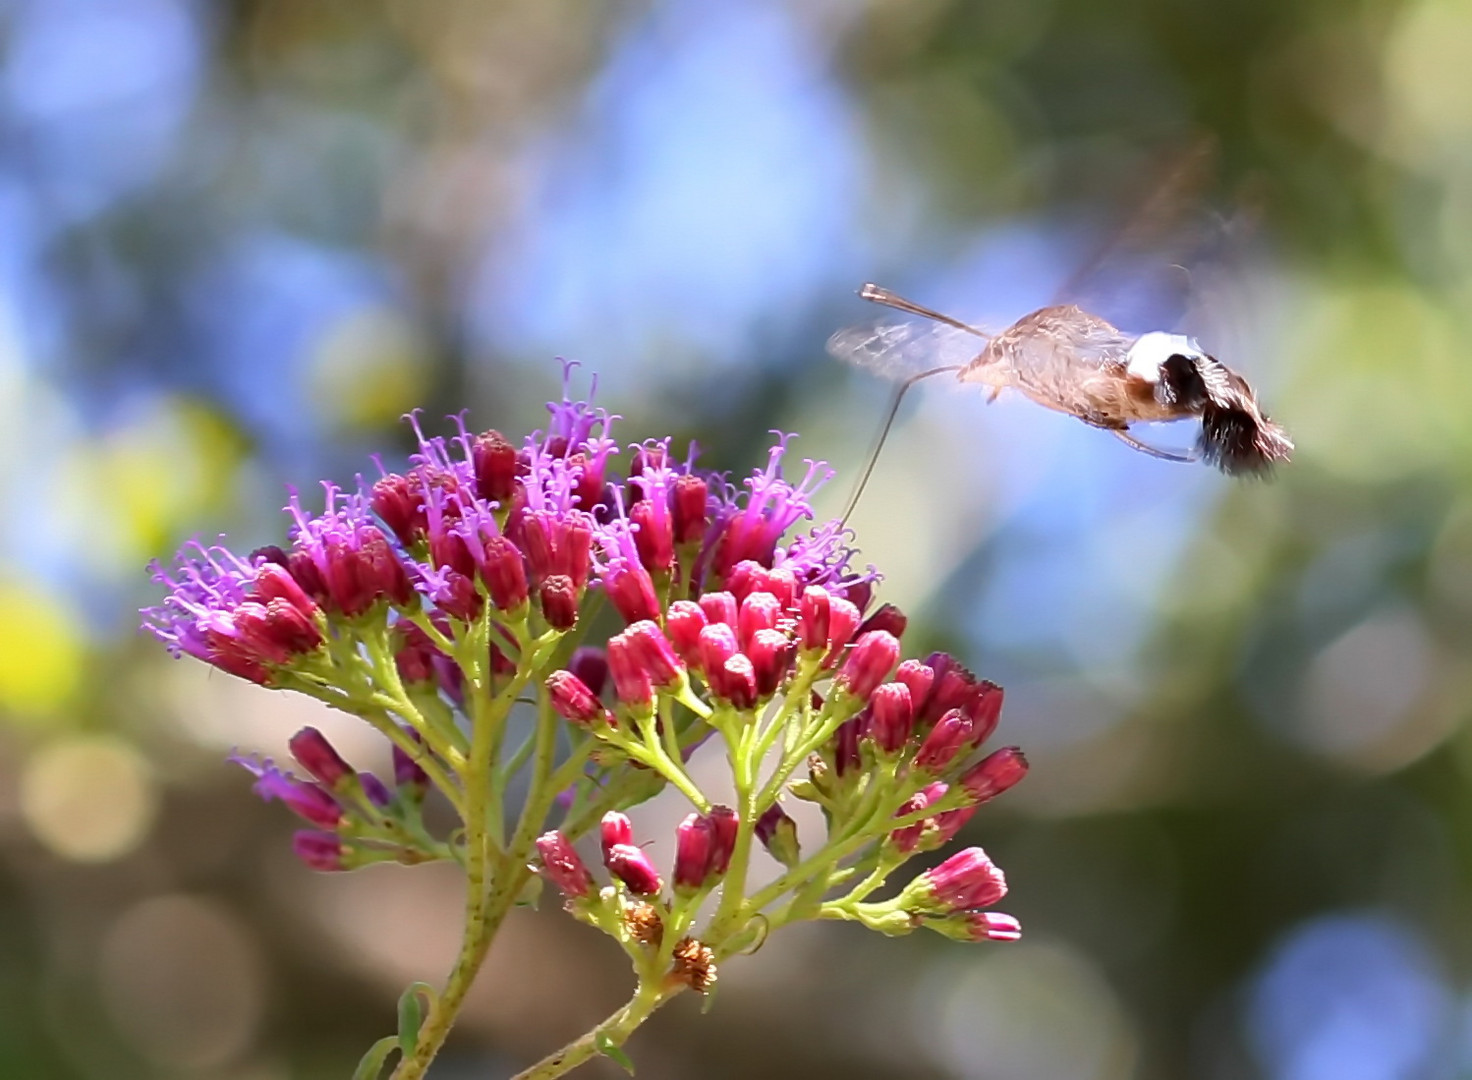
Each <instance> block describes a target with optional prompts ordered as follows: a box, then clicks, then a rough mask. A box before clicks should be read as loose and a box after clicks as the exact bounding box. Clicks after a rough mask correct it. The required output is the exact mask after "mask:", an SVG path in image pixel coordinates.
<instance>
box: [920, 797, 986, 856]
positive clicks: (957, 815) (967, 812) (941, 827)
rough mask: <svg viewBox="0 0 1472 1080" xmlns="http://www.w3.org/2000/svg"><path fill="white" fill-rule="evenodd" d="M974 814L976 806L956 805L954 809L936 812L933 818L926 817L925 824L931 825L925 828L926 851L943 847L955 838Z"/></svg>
mask: <svg viewBox="0 0 1472 1080" xmlns="http://www.w3.org/2000/svg"><path fill="white" fill-rule="evenodd" d="M974 816H976V807H975V806H974V805H973V806H958V807H957V808H956V809H954V810H945V811H943V812H941V813H939V814H936V815H935V817H933V818H927V819H926V824H927V825H930V826H933V828H931V829H927V834H928V837H927V843H926V846H925V850H926V851H934V850H936V849H937V848H943V847H945V846H946V845H947V844H949V843H950V842H951V841H952V840H953V839H955V837H956V834H957V833H958V832H960V831H961V829H962V828H964V827H965V825H966V823H967V822H968V821H970V820H971V819H972V818H973V817H974Z"/></svg>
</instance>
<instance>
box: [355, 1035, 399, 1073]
mask: <svg viewBox="0 0 1472 1080" xmlns="http://www.w3.org/2000/svg"><path fill="white" fill-rule="evenodd" d="M398 1046H399V1040H398V1039H397V1038H395V1037H394V1036H393V1035H385V1036H384V1037H383V1038H381V1039H379V1040H378V1041H377V1042H376V1043H374V1044H373V1046H372V1047H370V1048H369V1050H368V1052H367V1053H366V1054H364V1055H363V1060H362V1061H360V1062H358V1067H357V1068H356V1069H354V1070H353V1080H378V1077H379V1074H381V1073H382V1072H383V1065H384V1062H386V1061H387V1060H388V1056H389V1055H390V1054H392V1053H393V1052H394V1051H395V1050H396V1049H398Z"/></svg>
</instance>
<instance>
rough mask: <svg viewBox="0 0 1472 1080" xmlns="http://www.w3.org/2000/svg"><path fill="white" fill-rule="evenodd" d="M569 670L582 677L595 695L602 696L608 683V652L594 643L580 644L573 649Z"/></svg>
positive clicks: (568, 665) (568, 663) (568, 664)
mask: <svg viewBox="0 0 1472 1080" xmlns="http://www.w3.org/2000/svg"><path fill="white" fill-rule="evenodd" d="M567 670H568V671H570V672H572V673H573V674H574V675H576V676H577V677H578V678H579V679H581V680H582V681H583V684H584V685H585V686H587V688H588V689H589V690H590V691H592V693H593V696H594V697H600V696H602V694H603V688H604V687H605V686H607V685H608V654H607V653H606V652H604V651H603V650H602V649H600V648H598V647H597V646H594V645H582V646H579V647H578V648H576V649H574V650H573V652H572V659H571V660H569V661H568V662H567Z"/></svg>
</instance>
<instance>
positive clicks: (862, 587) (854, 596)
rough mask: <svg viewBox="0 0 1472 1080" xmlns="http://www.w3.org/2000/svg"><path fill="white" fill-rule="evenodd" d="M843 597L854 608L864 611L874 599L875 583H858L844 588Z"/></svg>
mask: <svg viewBox="0 0 1472 1080" xmlns="http://www.w3.org/2000/svg"><path fill="white" fill-rule="evenodd" d="M843 597H844V599H845V600H847V601H848V602H849V603H850V604H852V605H853V606H854V607H856V608H858V609H859V610H860V611H863V610H864V609H865V608H866V607H868V606H869V601H870V600H872V599H873V598H874V582H873V581H856V582H854V583H853V584H852V585H849V586H846V587H845V588H844V590H843Z"/></svg>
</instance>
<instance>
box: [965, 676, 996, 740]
mask: <svg viewBox="0 0 1472 1080" xmlns="http://www.w3.org/2000/svg"><path fill="white" fill-rule="evenodd" d="M1002 697H1003V693H1002V688H1001V687H1000V686H998V685H997V684H996V683H994V682H990V681H988V680H986V679H983V680H981V682H979V683H977V684H976V696H975V698H973V699H972V702H971V707H970V710H969V711H970V714H971V723H972V725H973V729H974V730H973V732H972V736H971V745H972V746H980V745H981V744H982V743H984V742H986V741H987V739H989V738H991V734H992V732H994V731H996V730H997V722H998V721H999V720H1001V718H1002Z"/></svg>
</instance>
